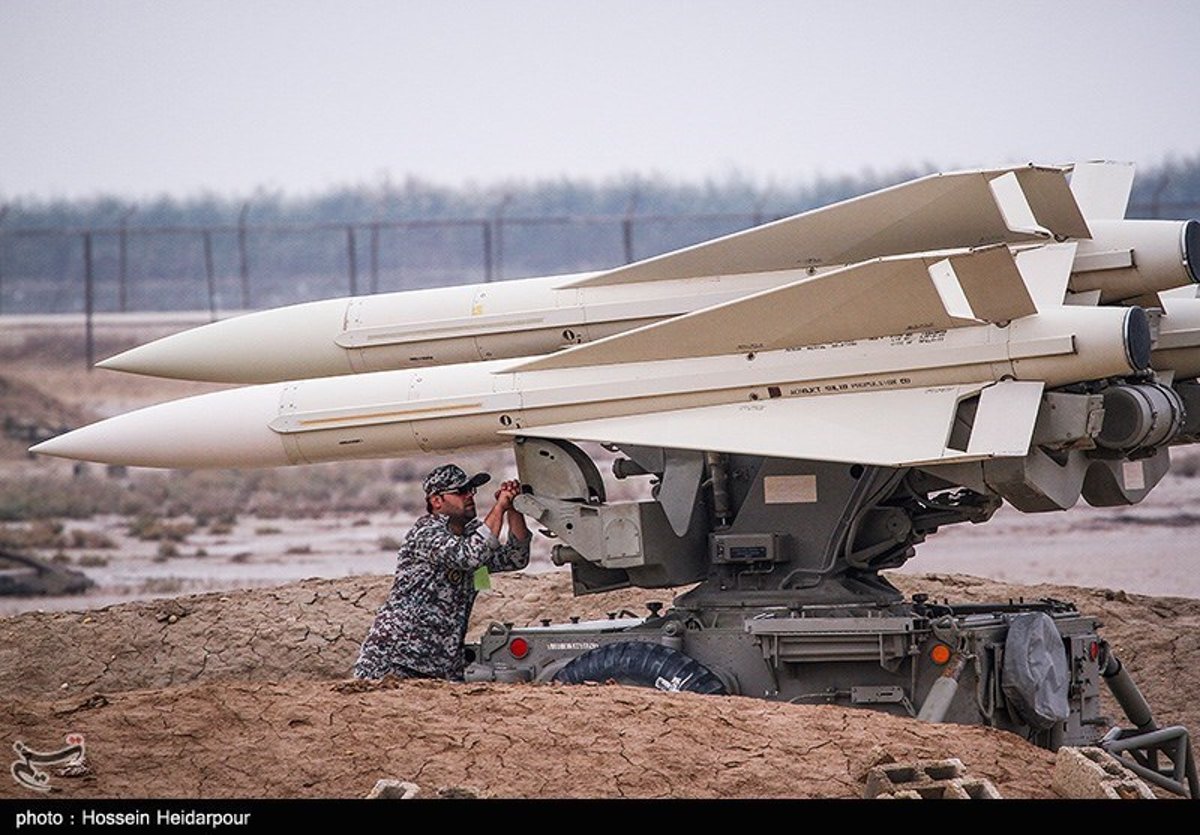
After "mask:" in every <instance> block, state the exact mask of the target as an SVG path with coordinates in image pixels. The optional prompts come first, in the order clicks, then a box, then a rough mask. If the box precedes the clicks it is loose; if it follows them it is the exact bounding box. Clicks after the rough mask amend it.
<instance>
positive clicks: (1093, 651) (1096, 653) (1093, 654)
mask: <svg viewBox="0 0 1200 835" xmlns="http://www.w3.org/2000/svg"><path fill="white" fill-rule="evenodd" d="M1088 657H1089V658H1091V659H1092V660H1093V661H1095V660H1096V659H1097V658H1098V657H1100V644H1099V643H1098V642H1096V641H1092V643H1091V646H1089V647H1088Z"/></svg>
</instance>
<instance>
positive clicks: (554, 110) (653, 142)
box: [0, 0, 1200, 199]
mask: <svg viewBox="0 0 1200 835" xmlns="http://www.w3.org/2000/svg"><path fill="white" fill-rule="evenodd" d="M1198 33H1200V3H1197V2H1194V0H1190V1H1189V2H1183V1H1182V0H1181V2H1108V1H1106V0H1089V2H1061V1H1060V2H1012V1H1011V0H1009V2H969V0H953V1H948V2H941V1H940V0H938V1H936V2H935V0H905V2H884V0H878V2H858V3H856V2H848V1H847V0H842V2H801V1H800V0H796V1H795V2H749V1H748V0H740V2H718V0H712V2H704V0H691V2H665V1H664V2H655V0H630V2H625V0H606V2H603V3H588V2H549V1H548V2H538V0H509V2H484V1H483V0H476V2H449V1H448V0H440V2H428V3H425V2H401V1H400V0H394V2H366V1H365V0H339V2H316V0H286V1H285V2H275V0H257V1H256V0H237V1H236V2H234V1H233V0H208V1H207V2H200V1H199V0H170V2H164V0H158V2H141V1H138V0H93V1H92V2H85V0H0V199H12V198H16V197H37V198H53V197H74V196H92V195H95V194H98V193H107V194H114V195H118V196H122V197H126V198H139V197H143V198H144V197H148V196H151V195H156V194H159V193H163V192H166V193H170V194H174V195H192V194H196V193H199V192H202V191H211V192H215V193H218V194H221V195H227V196H232V197H237V196H242V195H248V194H250V193H252V192H253V191H254V190H255V189H256V188H258V187H265V188H268V189H278V190H282V191H283V192H285V193H288V194H293V195H304V194H309V193H312V192H314V191H318V190H321V189H324V188H327V187H329V186H331V185H356V184H368V185H374V184H379V183H381V182H383V181H385V180H386V179H388V178H390V179H391V180H392V181H400V180H403V179H404V178H405V177H407V176H409V175H415V176H417V177H420V178H423V179H426V180H430V181H433V182H435V183H442V184H446V185H458V184H462V183H466V182H476V183H480V184H488V183H493V182H497V181H501V180H505V179H512V178H519V179H534V178H547V177H560V176H566V177H588V178H593V179H598V180H603V179H605V178H609V177H616V176H621V175H626V174H638V175H654V174H659V175H663V176H666V177H668V178H671V179H674V180H700V179H703V178H705V177H710V176H712V177H717V178H723V177H725V176H727V175H729V174H732V173H734V172H737V173H740V174H741V175H742V176H744V177H747V178H749V179H752V180H753V181H755V182H759V183H763V184H765V183H768V182H774V183H777V184H791V183H796V182H803V181H807V180H809V179H811V178H812V177H814V176H815V175H816V174H819V173H820V174H829V175H837V174H843V173H848V174H854V173H858V172H860V171H862V170H863V169H865V168H868V167H870V168H874V169H875V170H889V169H894V168H896V167H899V166H902V165H910V164H912V165H919V164H925V163H930V164H934V165H937V166H939V167H970V166H975V165H994V164H1000V163H1005V162H1013V161H1017V162H1024V161H1037V162H1065V161H1070V160H1074V159H1095V158H1108V159H1121V160H1132V161H1134V162H1137V163H1139V164H1143V165H1149V164H1155V163H1158V162H1161V161H1163V160H1164V159H1165V158H1167V157H1169V156H1172V155H1173V156H1175V157H1189V156H1193V155H1195V154H1196V153H1197V151H1198V150H1200V106H1197V81H1198V80H1200V66H1198V64H1197V60H1198V57H1197V56H1198V55H1200V52H1198V50H1197V40H1198V37H1197V36H1198Z"/></svg>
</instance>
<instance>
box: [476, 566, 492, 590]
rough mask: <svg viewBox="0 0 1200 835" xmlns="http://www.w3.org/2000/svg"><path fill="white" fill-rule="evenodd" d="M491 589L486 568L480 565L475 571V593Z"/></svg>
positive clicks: (490, 579) (489, 577)
mask: <svg viewBox="0 0 1200 835" xmlns="http://www.w3.org/2000/svg"><path fill="white" fill-rule="evenodd" d="M491 587H492V578H491V576H490V575H489V574H488V570H487V566H486V565H481V566H479V568H477V569H475V591H487V590H488V589H490V588H491Z"/></svg>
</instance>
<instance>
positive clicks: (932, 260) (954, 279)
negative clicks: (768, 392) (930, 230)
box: [503, 245, 1062, 372]
mask: <svg viewBox="0 0 1200 835" xmlns="http://www.w3.org/2000/svg"><path fill="white" fill-rule="evenodd" d="M1061 301H1062V297H1061V295H1060V296H1059V302H1060V303H1061ZM1036 312H1037V307H1036V306H1035V305H1034V302H1033V299H1032V298H1031V296H1030V293H1029V291H1028V289H1027V288H1026V282H1025V279H1024V277H1023V275H1022V273H1021V271H1020V270H1018V268H1017V263H1016V262H1015V261H1014V260H1013V256H1012V254H1011V253H1010V252H1009V250H1008V247H1006V246H1004V245H1000V246H995V247H989V248H986V249H981V250H975V251H962V252H957V253H941V254H932V255H921V256H915V257H914V256H909V257H901V258H884V259H878V260H875V261H868V262H866V263H864V264H857V265H855V266H853V267H847V268H845V269H842V270H836V271H834V272H829V273H823V274H821V275H817V276H812V277H806V278H803V279H800V280H799V281H795V282H792V283H791V284H786V285H784V286H782V287H776V288H771V289H769V290H764V291H762V292H760V293H755V294H752V295H750V296H746V297H744V298H740V299H734V300H733V301H729V302H723V303H721V304H717V305H713V306H712V307H706V308H703V309H701V310H697V311H694V312H692V313H686V314H683V315H681V316H677V317H675V318H673V319H668V320H666V321H664V322H657V323H655V324H652V325H647V326H645V327H642V328H637V329H635V330H632V331H626V332H625V333H620V334H615V335H613V336H610V337H607V338H605V339H599V340H596V341H595V342H590V343H586V344H583V345H578V346H575V347H573V348H568V349H567V350H564V351H559V352H557V353H554V354H548V355H545V356H542V357H537V358H535V359H532V360H525V361H521V362H520V364H519V365H515V366H508V367H505V368H504V369H503V370H504V371H505V372H508V371H539V370H545V369H550V368H572V367H578V366H583V365H610V364H615V363H624V362H643V361H648V360H665V359H681V358H684V357H699V356H718V355H721V354H737V353H750V352H754V351H769V350H779V349H783V348H796V347H803V346H807V345H823V344H827V343H830V342H843V341H850V340H857V339H870V338H873V337H879V336H892V335H895V334H902V333H911V332H919V331H929V330H942V329H948V328H955V327H963V326H967V325H977V324H979V323H980V322H981V321H987V322H1003V321H1011V320H1012V319H1017V318H1019V317H1021V316H1028V315H1030V314H1033V313H1036Z"/></svg>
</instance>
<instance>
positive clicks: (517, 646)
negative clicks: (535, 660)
mask: <svg viewBox="0 0 1200 835" xmlns="http://www.w3.org/2000/svg"><path fill="white" fill-rule="evenodd" d="M508 651H509V652H511V653H512V657H513V658H524V657H525V656H526V655H528V654H529V642H528V641H526V640H525V639H524V638H513V639H512V640H511V641H510V642H509V644H508Z"/></svg>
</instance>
